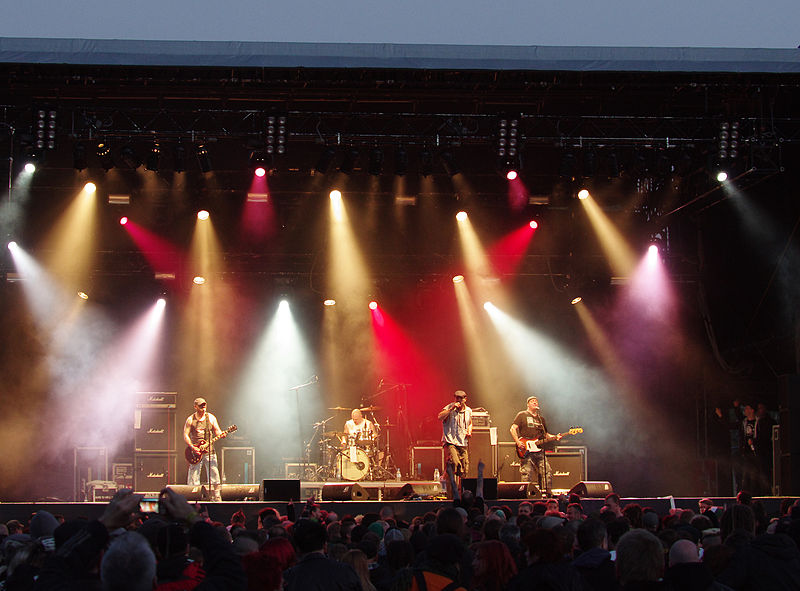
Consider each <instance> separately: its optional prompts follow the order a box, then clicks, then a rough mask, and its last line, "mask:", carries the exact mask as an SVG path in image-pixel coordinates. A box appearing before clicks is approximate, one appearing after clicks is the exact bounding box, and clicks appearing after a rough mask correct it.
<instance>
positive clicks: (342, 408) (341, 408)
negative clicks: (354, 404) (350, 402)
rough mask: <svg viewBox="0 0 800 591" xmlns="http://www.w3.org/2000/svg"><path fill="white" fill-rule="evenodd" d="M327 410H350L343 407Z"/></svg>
mask: <svg viewBox="0 0 800 591" xmlns="http://www.w3.org/2000/svg"><path fill="white" fill-rule="evenodd" d="M328 410H350V409H349V408H345V407H344V406H333V407H331V408H329V409H328Z"/></svg>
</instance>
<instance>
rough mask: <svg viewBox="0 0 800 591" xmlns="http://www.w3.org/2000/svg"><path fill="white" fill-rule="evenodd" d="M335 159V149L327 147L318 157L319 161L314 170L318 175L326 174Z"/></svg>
mask: <svg viewBox="0 0 800 591" xmlns="http://www.w3.org/2000/svg"><path fill="white" fill-rule="evenodd" d="M335 157H336V148H334V147H333V146H328V147H327V148H325V149H324V150H323V151H322V153H321V154H320V155H319V159H317V163H316V164H315V165H314V170H316V171H317V172H318V173H320V174H327V172H328V169H329V168H330V167H331V164H332V163H333V159H334V158H335Z"/></svg>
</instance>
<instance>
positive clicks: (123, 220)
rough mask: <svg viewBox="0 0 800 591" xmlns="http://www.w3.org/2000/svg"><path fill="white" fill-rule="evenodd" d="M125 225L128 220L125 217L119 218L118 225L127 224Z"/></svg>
mask: <svg viewBox="0 0 800 591" xmlns="http://www.w3.org/2000/svg"><path fill="white" fill-rule="evenodd" d="M127 223H128V218H127V216H122V217H121V218H119V225H120V226H124V225H125V224H127Z"/></svg>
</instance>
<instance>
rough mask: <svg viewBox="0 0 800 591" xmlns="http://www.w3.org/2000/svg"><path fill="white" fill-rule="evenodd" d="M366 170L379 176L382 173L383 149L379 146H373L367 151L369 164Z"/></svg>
mask: <svg viewBox="0 0 800 591" xmlns="http://www.w3.org/2000/svg"><path fill="white" fill-rule="evenodd" d="M367 171H368V172H369V173H370V174H371V175H372V176H380V175H381V174H383V150H381V149H380V148H373V149H372V151H371V152H370V153H369V165H368V167H367Z"/></svg>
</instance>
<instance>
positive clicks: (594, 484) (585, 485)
mask: <svg viewBox="0 0 800 591" xmlns="http://www.w3.org/2000/svg"><path fill="white" fill-rule="evenodd" d="M612 492H614V488H613V487H612V486H611V483H610V482H608V481H606V480H584V481H581V482H579V483H578V484H576V485H575V486H573V487H572V488H571V489H570V490H569V494H571V495H573V494H574V495H578V496H580V497H589V498H594V499H602V498H605V496H606V495H608V494H611V493H612Z"/></svg>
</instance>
